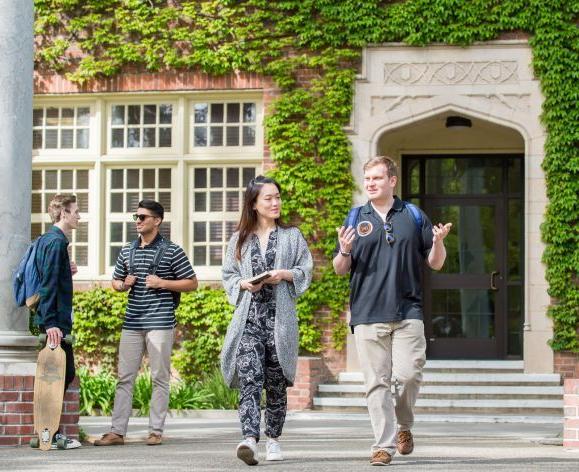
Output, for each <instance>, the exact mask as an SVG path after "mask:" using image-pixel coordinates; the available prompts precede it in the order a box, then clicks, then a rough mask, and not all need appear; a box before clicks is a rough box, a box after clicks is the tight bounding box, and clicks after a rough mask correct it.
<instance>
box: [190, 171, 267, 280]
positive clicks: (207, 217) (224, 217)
mask: <svg viewBox="0 0 579 472" xmlns="http://www.w3.org/2000/svg"><path fill="white" fill-rule="evenodd" d="M262 165H263V162H262V161H261V160H260V161H257V160H239V161H228V162H219V163H215V162H205V163H202V162H195V163H191V164H190V165H189V169H188V171H187V174H188V179H187V181H188V189H187V195H188V202H189V205H188V206H189V211H188V215H187V216H188V220H189V223H188V225H187V230H188V234H189V238H188V241H187V254H188V255H189V257H190V260H191V264H192V265H193V268H194V270H195V272H196V274H197V277H198V278H199V279H200V280H208V281H215V280H221V267H222V264H220V265H215V266H212V265H198V264H197V263H196V261H195V249H194V248H195V247H196V246H206V247H210V246H219V245H221V246H222V251H223V252H222V259H223V257H224V256H225V250H226V247H227V243H228V242H229V238H228V237H227V235H226V234H225V227H224V232H223V240H222V242H221V243H217V242H213V243H212V242H211V241H209V231H208V232H207V234H206V236H207V240H206V242H205V243H200V244H196V243H195V241H194V237H195V234H194V225H195V223H199V222H232V223H235V225H237V223H238V222H239V218H240V216H241V211H242V209H243V190H244V189H245V188H246V186H247V185H243V180H242V179H243V174H242V173H241V174H240V180H239V187H236V188H237V189H238V191H239V198H240V200H239V211H226V206H225V205H226V200H225V199H224V200H223V210H222V211H216V212H212V211H210V208H209V205H210V201H209V198H207V201H206V208H207V210H208V211H205V212H197V211H195V192H196V191H197V192H198V191H202V192H203V191H204V193H206V195H209V193H210V192H211V187H210V173H209V169H211V168H219V169H227V168H248V167H250V168H253V169H255V174H254V175H259V174H260V173H261V172H262ZM199 168H204V169H207V170H208V172H207V187H204V188H202V189H196V188H194V185H195V169H199ZM226 179H227V174H226V172H225V173H224V182H223V186H222V187H215V188H217V189H218V190H217V191H222V192H226V191H227V186H226V185H227V182H226ZM212 215H214V216H213V217H212ZM205 257H206V260H207V257H208V254H207V255H206V256H205Z"/></svg>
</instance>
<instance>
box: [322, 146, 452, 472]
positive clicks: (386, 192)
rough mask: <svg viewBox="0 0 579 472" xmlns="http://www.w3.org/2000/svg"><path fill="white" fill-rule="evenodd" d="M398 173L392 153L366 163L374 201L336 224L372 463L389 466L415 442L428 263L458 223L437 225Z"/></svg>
mask: <svg viewBox="0 0 579 472" xmlns="http://www.w3.org/2000/svg"><path fill="white" fill-rule="evenodd" d="M397 175H398V171H397V168H396V164H395V163H394V162H393V161H392V160H391V159H390V158H388V157H375V158H372V159H370V160H369V161H367V162H366V163H365V164H364V190H365V192H366V194H367V196H368V202H367V203H366V205H364V206H363V207H361V208H360V210H359V212H358V213H357V218H356V219H355V221H351V220H350V218H349V219H348V220H346V223H345V224H344V226H342V227H341V228H338V229H337V232H338V247H337V250H336V255H335V257H334V260H333V264H334V270H335V272H336V274H338V275H345V274H348V273H349V274H350V312H351V320H350V325H351V327H352V331H353V333H354V338H355V340H356V347H357V350H358V357H359V360H360V366H361V368H362V371H363V373H364V379H365V384H366V399H367V403H368V412H369V414H370V420H371V422H372V429H373V431H374V438H375V442H374V444H373V445H372V458H371V460H370V463H371V464H372V465H387V464H389V463H390V461H391V460H392V457H393V456H394V453H395V452H396V450H398V452H399V453H401V454H410V453H411V452H412V450H413V448H414V441H413V438H412V433H411V432H410V429H411V428H412V425H413V421H414V413H413V409H414V404H415V403H416V397H417V396H418V390H419V388H420V382H421V380H422V368H423V366H424V363H425V361H426V340H425V338H424V323H423V321H422V319H423V314H422V270H423V264H424V263H426V264H428V266H429V267H431V268H432V269H434V270H440V269H441V268H442V266H443V264H444V260H445V259H446V250H445V248H444V242H443V241H444V238H445V237H446V236H447V234H448V232H449V231H450V227H451V226H452V225H451V223H447V224H446V225H442V224H438V225H436V226H433V225H432V224H431V222H430V221H429V219H428V218H427V216H426V215H425V214H424V213H423V212H422V211H421V210H419V209H418V208H416V207H414V206H413V205H410V204H407V203H405V202H402V201H401V200H400V199H399V198H398V197H396V196H395V195H394V188H395V187H396V182H397V179H398V177H397ZM349 220H350V221H349ZM348 223H351V226H349V225H348ZM391 379H393V380H394V381H395V385H396V390H395V392H396V393H395V395H396V407H394V403H393V399H392V393H391V389H390V386H391Z"/></svg>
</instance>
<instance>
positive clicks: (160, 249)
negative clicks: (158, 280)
mask: <svg viewBox="0 0 579 472" xmlns="http://www.w3.org/2000/svg"><path fill="white" fill-rule="evenodd" d="M168 248H169V241H167V240H166V239H165V238H162V239H161V241H159V244H158V246H157V252H156V253H155V257H154V258H153V262H151V265H150V266H149V274H150V275H155V274H156V273H157V269H158V268H159V264H160V263H161V260H162V259H163V256H164V255H165V252H166V251H167V249H168Z"/></svg>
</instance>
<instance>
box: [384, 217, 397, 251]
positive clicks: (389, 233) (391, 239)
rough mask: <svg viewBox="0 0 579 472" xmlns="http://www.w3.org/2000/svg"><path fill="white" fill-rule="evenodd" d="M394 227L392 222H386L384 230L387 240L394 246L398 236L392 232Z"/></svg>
mask: <svg viewBox="0 0 579 472" xmlns="http://www.w3.org/2000/svg"><path fill="white" fill-rule="evenodd" d="M393 230H394V228H393V227H392V223H390V222H386V223H384V231H386V242H387V243H388V245H389V246H392V244H394V243H395V242H396V238H395V237H394V235H393V234H392V231H393Z"/></svg>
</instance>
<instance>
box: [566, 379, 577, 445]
mask: <svg viewBox="0 0 579 472" xmlns="http://www.w3.org/2000/svg"><path fill="white" fill-rule="evenodd" d="M563 400H564V407H565V426H564V428H563V447H572V448H578V449H579V379H566V380H565V393H564V396H563Z"/></svg>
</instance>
